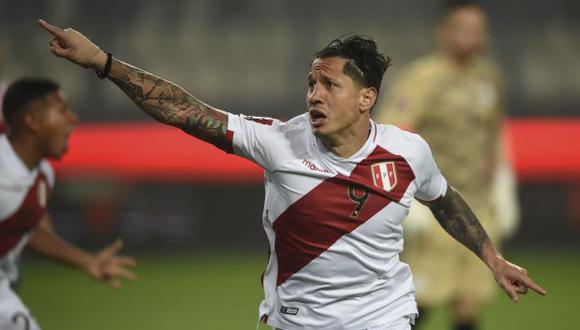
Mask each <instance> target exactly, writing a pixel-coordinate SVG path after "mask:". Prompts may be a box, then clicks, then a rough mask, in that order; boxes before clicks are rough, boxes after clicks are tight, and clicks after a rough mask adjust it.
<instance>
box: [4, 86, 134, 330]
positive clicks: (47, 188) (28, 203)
mask: <svg viewBox="0 0 580 330" xmlns="http://www.w3.org/2000/svg"><path fill="white" fill-rule="evenodd" d="M3 100H4V102H3V108H2V110H3V114H4V119H5V120H6V128H7V131H6V134H0V330H21V329H29V330H36V329H39V327H38V324H37V323H36V321H35V320H34V318H33V317H32V316H31V314H30V312H29V310H28V309H27V308H26V307H25V306H24V304H23V303H22V301H21V300H20V299H19V298H18V296H17V295H16V294H15V293H14V292H13V290H12V288H11V284H12V283H14V282H15V281H16V280H17V278H18V265H17V259H18V257H19V254H20V252H21V251H22V249H23V248H24V247H25V246H28V247H29V248H31V249H32V250H34V251H35V252H37V253H39V254H41V255H44V256H46V257H49V258H51V259H53V260H55V261H59V262H62V263H65V264H68V265H70V266H73V267H77V268H79V269H81V270H82V271H84V272H86V273H87V274H88V275H89V276H91V277H92V278H93V279H95V280H99V281H103V282H105V283H107V284H109V285H110V286H113V287H119V286H120V285H121V283H120V281H119V278H118V277H125V278H128V279H135V275H134V274H133V272H131V271H130V270H129V269H127V268H126V267H127V266H133V265H134V264H135V261H134V260H133V259H132V258H129V257H122V256H116V253H117V252H118V251H119V250H120V249H121V246H122V244H121V242H120V241H117V242H115V243H113V244H111V245H110V246H108V247H106V248H104V249H103V250H101V251H100V252H98V253H96V254H91V253H88V252H85V251H83V250H80V249H78V248H76V247H74V246H72V245H69V244H68V243H66V242H65V241H63V240H62V239H61V238H59V237H58V236H57V235H56V233H55V232H54V231H53V229H52V222H51V219H50V217H49V215H48V213H47V211H46V209H47V201H48V200H49V196H50V192H51V191H52V188H53V186H54V174H53V171H52V168H51V167H50V164H49V163H48V162H47V161H45V160H44V159H45V158H60V157H61V156H62V155H63V154H64V153H65V152H66V150H67V146H68V137H69V135H70V133H71V131H72V130H73V128H74V126H75V125H76V123H77V117H76V115H75V114H74V113H73V112H72V111H71V110H70V107H69V106H68V103H67V101H66V99H65V98H64V95H63V94H62V93H61V92H60V89H59V86H58V85H57V84H56V83H55V82H53V81H50V80H45V79H21V80H18V81H16V82H14V83H13V84H11V85H10V86H9V87H8V89H7V90H6V93H5V95H4V99H3Z"/></svg>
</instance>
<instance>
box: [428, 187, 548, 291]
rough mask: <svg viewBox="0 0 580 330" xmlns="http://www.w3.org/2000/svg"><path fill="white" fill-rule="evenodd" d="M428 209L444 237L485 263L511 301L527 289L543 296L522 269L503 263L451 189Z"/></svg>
mask: <svg viewBox="0 0 580 330" xmlns="http://www.w3.org/2000/svg"><path fill="white" fill-rule="evenodd" d="M429 208H430V209H431V212H433V215H434V216H435V218H436V219H437V221H438V222H439V224H440V225H441V226H442V227H443V229H445V231H447V233H449V234H450V235H451V236H452V237H453V238H455V239H456V240H457V241H459V242H460V243H462V244H463V245H465V246H466V247H467V248H469V249H470V250H471V251H473V253H475V254H476V255H477V256H478V257H479V258H481V259H482V260H483V262H485V264H486V265H487V266H488V267H489V268H490V269H491V271H492V272H493V274H494V276H495V279H496V281H497V282H498V284H499V285H500V286H501V287H502V289H503V290H504V291H505V292H506V294H507V295H508V296H509V297H510V298H511V299H512V300H513V301H517V300H518V295H519V294H526V293H527V291H528V288H531V289H532V290H534V291H536V292H538V293H539V294H542V295H544V294H546V291H545V290H544V289H542V288H541V287H540V286H538V285H537V284H536V283H535V282H534V281H533V280H532V279H530V278H529V277H528V276H527V271H526V270H525V269H524V268H521V267H519V266H517V265H514V264H512V263H510V262H508V261H506V260H505V259H504V258H503V257H502V256H501V255H500V254H499V252H498V251H497V250H496V248H495V247H494V245H493V243H492V242H491V241H490V239H489V237H488V236H487V234H486V233H485V230H484V229H483V227H482V226H481V224H480V223H479V220H477V217H476V216H475V214H474V213H473V211H472V210H471V208H470V207H469V205H468V204H467V202H466V201H465V200H464V199H463V197H461V195H460V194H459V193H458V192H457V191H456V190H455V189H454V188H453V187H448V188H447V192H446V193H445V196H444V197H443V198H441V199H439V200H437V201H435V202H433V203H431V204H429Z"/></svg>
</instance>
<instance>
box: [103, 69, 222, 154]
mask: <svg viewBox="0 0 580 330" xmlns="http://www.w3.org/2000/svg"><path fill="white" fill-rule="evenodd" d="M105 61H106V58H105ZM109 79H110V80H111V81H112V82H113V83H115V85H117V86H119V88H121V89H122V90H123V91H124V92H125V94H127V95H128V96H129V97H130V98H131V100H133V102H135V104H137V105H138V106H139V107H140V108H141V109H142V110H143V111H145V112H146V113H147V114H148V115H150V116H151V117H153V118H155V119H157V120H158V121H160V122H162V123H164V124H167V125H171V126H175V127H179V128H181V129H182V130H184V131H185V132H187V133H188V134H191V135H193V136H195V137H198V138H200V139H202V140H204V141H207V142H209V143H212V144H214V145H216V146H218V147H221V148H224V147H225V144H226V139H225V136H226V129H227V123H228V115H227V113H226V112H223V111H221V110H218V109H215V108H212V107H210V106H208V105H205V104H204V103H202V102H201V101H199V100H197V99H196V98H195V97H193V96H192V95H190V94H189V93H187V91H185V90H184V89H182V88H181V87H179V86H177V85H175V84H173V83H171V82H169V81H166V80H163V79H161V78H158V77H156V76H154V75H152V74H150V73H147V72H145V71H143V70H141V69H138V68H135V67H133V66H131V65H128V64H126V63H123V62H121V61H118V60H116V59H113V63H112V66H111V73H110V74H109Z"/></svg>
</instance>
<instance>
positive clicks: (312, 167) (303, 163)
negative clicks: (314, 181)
mask: <svg viewBox="0 0 580 330" xmlns="http://www.w3.org/2000/svg"><path fill="white" fill-rule="evenodd" d="M302 165H304V166H306V167H308V168H309V169H310V170H312V171H318V172H322V173H330V171H329V170H327V169H325V168H321V167H318V166H316V165H315V164H314V163H312V162H310V161H307V160H306V159H303V160H302Z"/></svg>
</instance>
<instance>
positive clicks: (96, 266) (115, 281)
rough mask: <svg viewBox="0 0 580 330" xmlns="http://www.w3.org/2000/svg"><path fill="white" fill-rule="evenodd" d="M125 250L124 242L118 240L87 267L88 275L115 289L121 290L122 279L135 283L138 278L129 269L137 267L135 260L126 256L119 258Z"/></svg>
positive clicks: (103, 250)
mask: <svg viewBox="0 0 580 330" xmlns="http://www.w3.org/2000/svg"><path fill="white" fill-rule="evenodd" d="M121 248H123V241H121V240H120V239H118V240H117V241H115V242H114V243H113V244H111V245H109V246H107V247H105V248H104V249H102V250H101V251H99V252H98V253H97V254H96V255H95V256H94V258H93V260H92V261H91V263H89V265H88V266H87V270H86V271H87V273H89V275H90V276H91V277H92V278H94V279H95V280H97V281H101V282H104V283H106V284H108V285H109V286H111V287H113V288H120V287H121V281H120V278H121V277H123V278H125V279H128V280H131V281H134V280H136V279H137V276H136V275H135V273H133V271H131V270H129V269H128V267H135V266H136V265H137V262H136V261H135V259H133V258H131V257H126V256H118V255H117V252H119V251H120V250H121Z"/></svg>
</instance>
